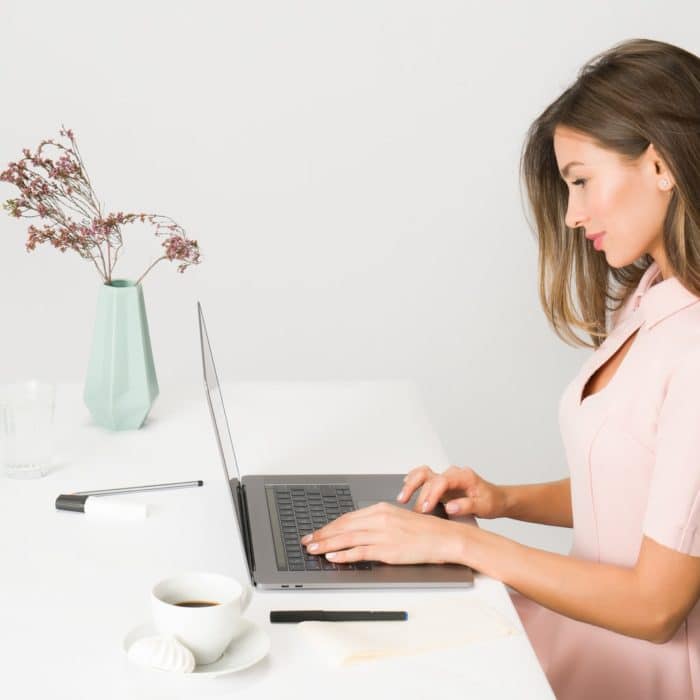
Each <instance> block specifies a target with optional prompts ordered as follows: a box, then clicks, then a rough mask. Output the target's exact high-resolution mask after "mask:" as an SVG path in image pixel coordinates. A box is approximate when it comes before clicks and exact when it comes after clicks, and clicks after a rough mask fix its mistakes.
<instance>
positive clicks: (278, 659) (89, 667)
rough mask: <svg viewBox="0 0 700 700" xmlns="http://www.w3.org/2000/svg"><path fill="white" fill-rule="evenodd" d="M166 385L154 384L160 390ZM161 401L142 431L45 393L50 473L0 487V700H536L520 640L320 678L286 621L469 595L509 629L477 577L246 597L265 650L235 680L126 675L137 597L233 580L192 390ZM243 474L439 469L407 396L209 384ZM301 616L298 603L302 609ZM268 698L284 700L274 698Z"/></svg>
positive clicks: (412, 393)
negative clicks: (114, 492)
mask: <svg viewBox="0 0 700 700" xmlns="http://www.w3.org/2000/svg"><path fill="white" fill-rule="evenodd" d="M163 383H164V384H165V382H163ZM172 391H173V390H172V389H171V390H170V392H171V393H168V388H167V387H166V388H165V389H162V390H161V396H160V397H159V398H158V399H157V401H156V403H155V405H154V407H153V410H152V412H151V415H150V417H149V419H148V421H147V423H146V425H145V426H144V427H143V428H142V429H141V430H138V431H129V432H121V433H117V432H114V433H113V432H109V431H106V430H103V429H102V428H98V427H96V426H94V425H92V423H91V419H90V417H89V414H88V412H87V409H86V408H85V407H84V406H83V404H82V386H81V385H79V384H74V385H73V384H71V385H61V386H59V389H58V392H57V417H56V420H57V426H58V429H59V436H58V440H57V446H56V455H57V464H56V466H55V468H54V469H53V470H52V472H51V473H50V474H49V475H48V476H47V477H45V478H44V479H39V480H29V481H15V480H11V479H7V478H5V477H2V478H1V479H0V552H1V554H2V566H1V569H0V571H1V573H0V577H1V581H2V583H1V588H0V590H1V591H2V595H1V596H0V630H1V632H0V660H1V661H0V669H1V670H0V696H2V697H4V698H8V700H20V698H32V699H33V700H35V699H37V698H42V699H43V698H91V699H97V698H99V699H100V700H106V699H108V698H119V699H120V700H123V699H126V698H129V699H130V700H131V699H139V698H144V699H145V698H148V699H149V700H154V699H156V698H168V699H177V698H232V697H236V698H253V697H256V698H274V697H278V694H279V697H285V698H292V697H294V698H296V697H299V698H301V697H305V698H314V697H321V695H322V694H323V695H325V694H326V693H331V694H332V697H333V698H334V700H336V699H340V698H353V699H356V698H357V696H358V695H360V696H363V697H369V698H372V697H380V696H383V695H391V694H393V693H400V695H401V697H402V698H423V697H426V698H427V697H431V698H432V697H434V696H435V695H436V694H438V695H440V696H442V697H469V698H479V699H480V700H483V699H486V698H515V697H517V698H519V699H525V698H537V699H542V698H553V697H554V696H553V694H552V691H551V689H550V687H549V685H548V683H547V680H546V678H545V676H544V674H543V672H542V669H541V668H540V666H539V664H538V663H537V659H536V657H535V654H534V652H533V650H532V647H531V646H530V644H529V641H528V639H527V636H526V635H525V633H524V632H520V633H518V634H516V635H514V636H511V637H507V638H502V639H498V640H493V641H490V642H483V643H473V644H471V645H468V646H466V647H463V648H461V649H458V650H450V651H441V652H439V653H438V652H435V653H430V654H423V655H419V656H411V657H403V658H393V659H386V660H380V661H373V662H367V663H362V664H359V665H357V666H354V667H348V668H343V669H333V668H330V667H328V666H326V665H325V662H324V661H323V660H321V659H315V658H311V654H310V653H309V648H308V647H307V646H306V645H305V644H304V643H302V640H301V638H300V636H299V633H298V630H296V629H295V627H294V625H271V624H270V623H269V618H268V613H269V611H270V610H271V609H275V608H285V607H297V606H298V607H313V608H324V607H329V608H333V607H335V608H337V607H342V606H347V607H352V606H355V607H358V608H365V607H366V608H382V607H390V608H402V609H403V608H409V607H410V601H411V600H413V601H415V600H416V597H418V596H436V595H444V596H452V597H454V599H455V604H456V605H458V604H459V601H460V599H466V598H468V597H470V596H480V597H482V598H483V599H484V600H486V601H487V602H488V603H489V604H491V605H493V606H494V607H497V608H498V609H500V610H501V611H502V612H504V613H505V614H507V615H508V616H509V617H510V619H512V620H513V621H514V622H515V623H516V625H517V626H518V628H519V629H520V630H522V626H521V625H520V621H519V619H518V617H517V614H516V613H515V610H514V608H513V606H512V604H511V602H510V598H509V597H508V594H507V592H506V589H505V587H504V586H503V585H502V584H501V583H500V582H498V581H494V580H493V579H490V578H488V577H485V576H482V575H477V577H476V583H475V586H474V588H472V589H469V590H464V591H456V592H455V591H447V590H430V591H386V590H385V591H376V592H375V591H372V592H367V591H358V592H351V591H343V592H339V591H329V592H318V591H279V592H271V591H256V593H255V595H254V598H253V602H252V603H251V606H250V607H249V609H248V612H247V615H248V616H249V617H250V618H251V619H253V620H254V621H255V622H257V623H259V624H263V625H264V626H265V628H266V630H267V631H268V633H269V634H270V636H271V639H272V647H271V651H270V654H269V655H268V657H267V658H266V659H264V660H263V661H261V662H260V663H259V664H257V665H256V666H253V667H251V668H249V669H247V670H245V671H242V672H239V673H235V674H231V675H228V676H222V677H220V678H215V679H206V680H205V679H199V680H198V679H194V678H191V677H190V678H183V677H177V676H170V675H167V674H157V673H155V672H151V671H148V670H146V669H141V668H138V667H134V666H132V665H131V664H129V662H128V661H127V659H126V657H125V656H124V654H123V652H122V650H121V640H122V638H123V637H124V635H125V634H126V633H127V631H128V630H130V629H131V628H132V627H133V626H135V625H136V624H139V623H140V622H144V621H146V620H147V619H148V616H149V591H150V588H151V586H152V585H153V583H154V582H155V581H157V580H159V579H161V578H163V577H165V576H168V575H171V574H173V573H177V572H180V571H184V570H206V571H216V572H220V573H223V574H226V575H231V576H237V577H239V578H240V579H241V580H246V579H247V574H246V571H245V565H244V560H243V556H242V553H241V551H240V549H239V546H238V541H237V539H236V534H235V529H234V528H235V521H234V517H233V511H232V506H231V502H230V497H229V494H228V492H227V489H226V485H225V481H224V478H223V472H222V468H221V464H220V459H219V454H218V451H217V449H216V444H215V441H214V436H213V432H212V426H211V423H210V418H209V412H208V408H207V406H206V401H205V398H204V393H203V389H202V388H201V387H198V386H192V387H189V388H188V389H187V390H182V391H180V392H179V393H178V394H175V393H172ZM223 393H224V399H225V401H226V405H227V411H228V415H229V421H230V423H231V431H232V434H233V439H234V443H235V446H236V450H237V454H238V458H239V462H240V464H241V468H242V471H243V472H244V473H284V472H297V473H302V472H308V473H321V472H334V471H338V472H373V471H376V472H379V471H384V472H397V473H405V472H406V471H407V470H408V469H410V468H411V467H413V466H417V465H419V464H423V463H427V464H430V465H431V466H433V468H435V469H439V470H442V469H444V468H446V467H447V466H448V463H447V459H446V456H445V454H444V452H443V449H442V446H441V444H440V441H439V439H438V438H437V436H436V435H435V433H434V431H433V429H432V427H431V425H430V423H429V421H428V419H427V417H426V415H425V412H424V410H423V408H422V405H421V401H420V398H419V396H418V393H417V391H416V389H415V386H414V385H413V384H412V383H410V382H352V383H346V382H338V383H306V382H281V383H278V382H274V383H272V382H271V383H267V382H245V383H236V384H231V385H226V386H225V387H224V392H223ZM190 479H203V480H204V482H205V485H204V486H203V487H202V488H195V489H183V490H174V491H159V492H153V493H146V494H139V495H138V496H137V495H132V496H130V498H131V499H137V498H138V499H139V500H142V501H144V502H147V503H149V504H152V509H151V513H150V515H149V517H148V518H147V519H146V520H144V521H140V522H106V521H96V520H90V519H88V518H86V517H85V516H83V515H79V514H73V513H65V512H57V511H56V510H55V509H54V500H55V498H56V496H57V495H58V494H59V493H66V492H70V491H82V490H91V489H100V488H111V487H116V486H127V485H134V484H148V483H159V482H168V481H184V480H190ZM302 602H303V606H302V605H301V603H302ZM282 694H283V695H282Z"/></svg>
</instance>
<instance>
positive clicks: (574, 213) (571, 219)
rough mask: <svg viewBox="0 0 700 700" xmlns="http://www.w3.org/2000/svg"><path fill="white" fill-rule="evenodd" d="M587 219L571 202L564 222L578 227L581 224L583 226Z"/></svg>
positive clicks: (570, 226) (569, 225)
mask: <svg viewBox="0 0 700 700" xmlns="http://www.w3.org/2000/svg"><path fill="white" fill-rule="evenodd" d="M586 221H587V219H586V216H585V215H584V214H583V213H582V212H581V211H578V210H575V209H574V208H573V207H572V206H571V204H570V203H569V206H568V207H567V208H566V216H565V217H564V223H565V224H566V225H567V226H568V227H569V228H578V227H579V226H583V225H584V223H585V222H586Z"/></svg>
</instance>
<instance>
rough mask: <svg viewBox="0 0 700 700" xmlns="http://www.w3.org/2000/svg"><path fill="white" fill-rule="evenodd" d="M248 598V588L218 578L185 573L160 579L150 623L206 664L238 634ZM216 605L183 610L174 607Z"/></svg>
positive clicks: (152, 600)
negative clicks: (175, 639) (169, 635)
mask: <svg viewBox="0 0 700 700" xmlns="http://www.w3.org/2000/svg"><path fill="white" fill-rule="evenodd" d="M251 597H252V590H251V588H250V586H244V585H242V584H241V583H239V582H238V581H236V580H235V579H233V578H229V577H228V576H222V575H220V574H209V573H185V574H181V575H179V576H173V577H171V578H166V579H163V580H162V581H160V582H158V583H157V584H156V585H155V586H154V587H153V590H152V591H151V611H152V614H153V622H154V624H155V627H156V630H157V631H158V633H159V634H172V635H173V636H174V637H176V638H177V639H178V640H179V641H180V642H182V643H183V644H184V645H185V646H186V647H187V648H188V649H190V651H191V652H192V654H193V655H194V660H195V662H196V663H197V664H199V665H203V664H210V663H213V662H214V661H216V660H217V659H219V658H220V657H221V655H222V654H223V653H224V651H225V650H226V647H227V646H228V645H229V644H230V643H231V641H232V640H233V639H235V638H236V637H237V636H238V635H239V634H240V633H241V631H242V628H243V618H242V613H243V611H244V610H245V609H246V608H247V607H248V604H249V603H250V599H251ZM192 601H196V602H206V603H216V605H207V606H203V607H185V606H182V605H178V603H188V602H192Z"/></svg>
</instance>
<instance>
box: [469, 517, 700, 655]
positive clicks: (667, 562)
mask: <svg viewBox="0 0 700 700" xmlns="http://www.w3.org/2000/svg"><path fill="white" fill-rule="evenodd" d="M464 527H465V530H466V532H465V533H464V536H463V537H462V544H461V554H460V555H459V561H460V563H462V564H465V565H467V566H471V567H473V568H474V569H476V570H477V571H482V572H484V573H485V574H487V575H489V576H492V577H493V578H496V579H498V580H499V581H502V582H503V583H506V584H508V585H509V586H511V587H512V588H515V589H516V590H517V591H519V592H520V593H522V594H523V595H524V596H526V597H527V598H531V599H532V600H534V601H535V602H537V603H539V604H540V605H543V606H544V607H546V608H549V609H550V610H554V611H555V612H558V613H560V614H562V615H565V616H567V617H571V618H573V619H575V620H580V621H581V622H587V623H589V624H592V625H597V626H599V627H604V628H606V629H609V630H612V631H614V632H619V633H620V634H624V635H627V636H630V637H637V638H640V639H646V640H647V641H650V642H655V643H657V644H662V643H665V642H667V641H668V640H669V639H671V638H672V637H673V636H674V635H675V633H676V631H677V629H678V627H679V625H681V624H682V623H683V621H684V620H685V618H686V617H687V615H688V613H689V612H690V611H691V609H692V608H693V606H694V605H695V604H696V602H697V601H698V598H699V597H700V557H693V556H689V555H687V554H682V553H680V552H678V551H676V550H673V549H670V548H668V547H664V546H663V545H661V544H659V543H657V542H655V541H654V540H653V539H651V538H649V537H644V538H643V541H642V545H641V548H640V552H639V558H638V560H637V563H636V564H635V566H634V567H623V566H616V565H613V564H601V563H598V562H592V561H587V560H584V559H577V558H574V557H572V556H566V555H561V554H554V553H552V552H546V551H542V550H539V549H535V548H533V547H527V546H525V545H522V544H519V543H518V542H514V541H513V540H510V539H508V538H506V537H502V536H501V535H498V534H496V533H493V532H489V531H487V530H483V529H481V528H477V527H473V526H471V527H470V526H464Z"/></svg>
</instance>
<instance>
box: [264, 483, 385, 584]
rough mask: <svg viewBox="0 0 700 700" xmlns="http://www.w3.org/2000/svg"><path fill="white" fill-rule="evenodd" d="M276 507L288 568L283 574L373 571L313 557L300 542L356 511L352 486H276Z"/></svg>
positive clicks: (364, 566) (365, 564)
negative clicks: (350, 570) (353, 570)
mask: <svg viewBox="0 0 700 700" xmlns="http://www.w3.org/2000/svg"><path fill="white" fill-rule="evenodd" d="M274 494H275V505H276V508H277V517H278V520H279V526H280V532H281V535H282V542H283V544H284V553H285V555H286V560H287V561H286V564H287V566H286V567H285V566H282V565H281V562H279V561H278V569H279V570H281V571H332V570H336V571H342V570H348V569H371V568H372V564H371V562H367V561H358V562H353V563H352V564H334V563H333V562H331V561H329V560H328V559H326V557H325V556H318V555H314V554H309V553H308V552H307V551H306V547H304V546H303V545H302V544H301V542H300V540H301V538H302V537H303V536H304V535H307V534H308V533H310V532H314V530H318V529H319V528H321V527H323V526H324V525H327V524H328V523H330V522H331V521H333V520H335V519H336V518H338V517H340V516H341V515H342V514H343V513H348V512H350V511H351V510H355V504H354V502H353V499H352V495H351V494H350V486H349V485H348V484H321V485H306V484H304V485H299V486H297V485H289V486H275V487H274Z"/></svg>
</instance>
